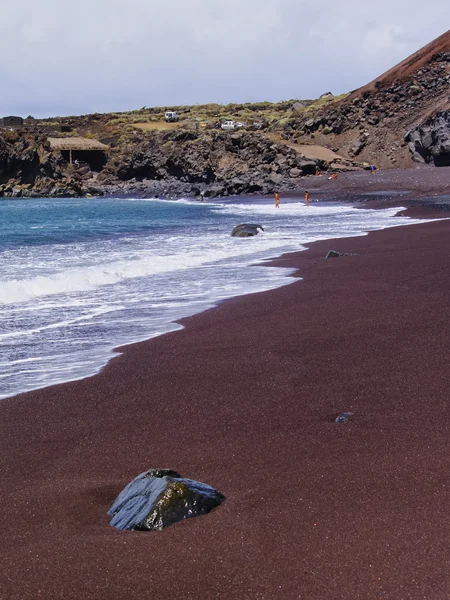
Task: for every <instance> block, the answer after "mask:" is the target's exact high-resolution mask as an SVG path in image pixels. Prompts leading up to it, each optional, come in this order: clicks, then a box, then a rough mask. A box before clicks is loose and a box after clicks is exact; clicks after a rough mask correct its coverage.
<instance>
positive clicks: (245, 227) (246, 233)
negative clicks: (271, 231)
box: [231, 223, 264, 237]
mask: <svg viewBox="0 0 450 600" xmlns="http://www.w3.org/2000/svg"><path fill="white" fill-rule="evenodd" d="M258 229H261V230H262V231H264V228H263V227H262V225H258V224H256V223H241V224H240V225H236V227H233V231H232V232H231V235H232V236H233V237H253V236H254V235H258Z"/></svg>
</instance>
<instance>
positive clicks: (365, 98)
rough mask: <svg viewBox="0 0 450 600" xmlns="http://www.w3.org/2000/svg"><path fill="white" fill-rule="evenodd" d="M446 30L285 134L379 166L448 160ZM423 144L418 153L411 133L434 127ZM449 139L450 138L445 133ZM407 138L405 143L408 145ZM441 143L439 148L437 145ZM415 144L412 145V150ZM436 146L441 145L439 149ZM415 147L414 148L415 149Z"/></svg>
mask: <svg viewBox="0 0 450 600" xmlns="http://www.w3.org/2000/svg"><path fill="white" fill-rule="evenodd" d="M449 93H450V31H447V32H446V33H445V34H443V35H442V36H440V37H439V38H437V39H436V40H434V41H433V42H431V43H430V44H428V45H427V46H425V47H424V48H422V49H421V50H419V51H418V52H415V53H414V54H413V55H411V56H410V57H409V58H407V59H405V60H404V61H402V62H401V63H399V64H398V65H397V66H395V67H393V68H392V69H390V70H389V71H387V72H386V73H384V74H383V75H381V76H380V77H378V78H377V79H375V80H374V81H372V82H371V83H369V84H367V85H365V86H363V87H362V88H360V89H358V90H355V91H354V92H352V93H351V94H349V95H348V96H347V97H346V98H345V99H344V100H342V101H340V102H334V103H331V104H329V105H327V106H325V107H324V108H323V109H321V110H318V111H317V112H315V113H314V114H313V115H301V116H300V117H299V118H296V119H290V120H289V122H288V123H286V124H285V125H284V136H285V137H286V138H290V139H293V140H294V141H296V142H297V143H300V144H304V143H314V144H319V145H323V146H326V147H329V148H331V149H333V150H335V151H336V152H338V153H339V154H341V155H342V156H345V157H347V158H354V157H356V156H357V157H358V159H359V160H362V161H365V162H370V163H372V162H373V163H375V164H377V165H378V166H379V167H382V168H390V167H409V166H412V165H413V159H414V160H416V161H419V162H426V161H431V160H433V161H434V162H435V163H436V164H450V152H448V151H447V149H446V147H447V146H446V143H445V140H446V139H447V135H446V132H445V125H444V124H445V122H447V121H448V119H447V117H446V114H447V113H448V111H449V110H450V103H449ZM435 119H438V121H439V126H438V129H439V131H440V137H439V139H438V140H437V141H436V140H433V139H431V138H433V134H432V133H430V135H429V136H428V137H429V138H430V139H428V140H426V141H427V143H428V144H429V145H431V146H437V148H434V151H432V150H430V148H428V149H427V150H425V151H423V152H420V143H421V142H418V137H419V138H420V139H422V138H423V135H422V134H420V133H419V134H418V136H417V134H416V135H414V132H415V131H419V132H420V130H421V128H422V127H423V126H425V127H428V129H427V130H426V131H427V132H430V131H431V132H433V131H435V129H436V128H435V127H434V126H433V123H434V120H435ZM448 134H449V141H450V131H448ZM408 142H409V144H408ZM442 145H443V146H442ZM416 146H417V148H416ZM439 147H441V149H439ZM418 148H419V151H417V149H418Z"/></svg>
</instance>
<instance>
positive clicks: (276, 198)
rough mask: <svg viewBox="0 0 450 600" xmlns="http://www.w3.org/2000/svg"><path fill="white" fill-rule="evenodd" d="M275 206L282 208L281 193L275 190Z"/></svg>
mask: <svg viewBox="0 0 450 600" xmlns="http://www.w3.org/2000/svg"><path fill="white" fill-rule="evenodd" d="M275 208H280V194H279V193H278V192H275Z"/></svg>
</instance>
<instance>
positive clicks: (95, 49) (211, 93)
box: [0, 0, 450, 117]
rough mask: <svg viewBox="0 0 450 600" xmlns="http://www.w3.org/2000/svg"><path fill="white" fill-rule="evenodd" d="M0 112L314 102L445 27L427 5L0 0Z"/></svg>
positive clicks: (443, 8)
mask: <svg viewBox="0 0 450 600" xmlns="http://www.w3.org/2000/svg"><path fill="white" fill-rule="evenodd" d="M0 14H1V18H0V43H1V46H2V50H3V51H2V59H1V61H0V86H1V89H0V117H2V116H6V115H20V116H23V117H26V116H28V115H32V116H34V117H46V116H65V115H80V114H87V113H93V112H119V111H125V110H133V109H138V108H141V107H142V106H147V107H150V106H165V107H168V108H170V107H171V106H176V105H185V104H203V103H208V102H217V103H221V104H226V103H229V102H256V101H263V100H269V101H280V100H289V99H308V98H317V97H318V96H320V95H321V94H323V93H325V92H328V91H331V92H332V93H333V94H336V95H337V94H341V93H344V92H347V91H350V90H353V89H356V88H358V87H360V86H362V85H364V84H366V83H368V82H369V81H371V80H372V79H375V78H376V77H377V76H378V75H381V74H382V73H383V72H384V71H387V70H388V69H389V68H391V67H392V66H394V65H395V64H397V63H398V62H400V61H401V60H403V59H404V58H406V57H407V56H408V55H409V54H411V53H413V52H415V51H416V50H418V49H419V48H421V47H422V46H424V45H425V44H427V43H428V42H430V41H432V40H433V39H434V38H436V37H437V36H439V35H441V34H442V33H445V31H446V30H447V29H448V28H449V27H450V2H449V1H448V0H432V2H431V3H429V4H427V3H425V2H424V1H423V0H374V1H373V2H370V1H368V0H227V1H226V2H225V1H224V0H220V1H219V0H172V1H170V0H164V1H162V0H159V1H156V0H71V1H68V0H38V1H36V0H15V1H14V2H11V0H0Z"/></svg>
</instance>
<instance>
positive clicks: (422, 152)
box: [405, 111, 450, 167]
mask: <svg viewBox="0 0 450 600" xmlns="http://www.w3.org/2000/svg"><path fill="white" fill-rule="evenodd" d="M405 140H406V141H407V142H408V144H409V149H410V150H411V153H412V157H413V160H414V161H416V162H419V163H432V164H434V165H436V166H437V167H448V166H450V111H445V112H442V113H439V114H437V115H436V116H435V117H433V118H432V119H430V120H428V121H427V122H426V123H424V124H423V125H422V126H421V127H418V128H417V129H416V130H414V131H410V132H408V133H407V134H406V136H405Z"/></svg>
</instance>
